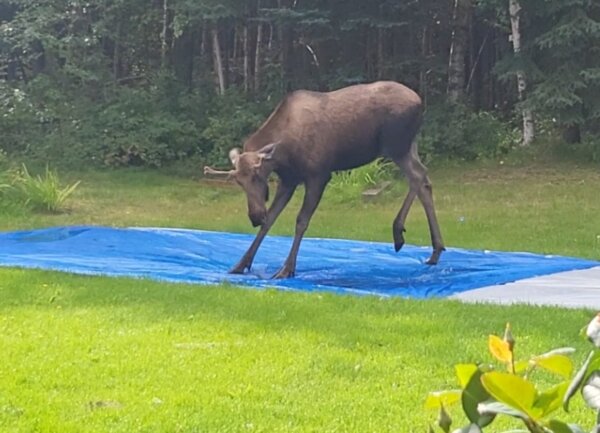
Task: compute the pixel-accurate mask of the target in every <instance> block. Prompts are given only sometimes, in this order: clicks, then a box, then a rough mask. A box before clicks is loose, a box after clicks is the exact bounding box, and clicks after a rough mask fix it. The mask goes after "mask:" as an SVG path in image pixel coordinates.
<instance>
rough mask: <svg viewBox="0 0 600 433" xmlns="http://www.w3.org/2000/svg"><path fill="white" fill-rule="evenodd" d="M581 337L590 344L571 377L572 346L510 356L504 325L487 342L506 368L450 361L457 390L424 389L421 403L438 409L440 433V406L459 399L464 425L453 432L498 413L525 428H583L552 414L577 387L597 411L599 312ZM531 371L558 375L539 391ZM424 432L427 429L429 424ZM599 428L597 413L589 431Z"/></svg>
mask: <svg viewBox="0 0 600 433" xmlns="http://www.w3.org/2000/svg"><path fill="white" fill-rule="evenodd" d="M586 335H587V338H588V339H589V340H590V341H591V342H592V343H593V345H594V346H595V347H594V349H593V350H592V351H591V352H590V354H589V355H588V357H587V359H586V361H585V363H584V365H583V366H582V367H581V368H580V369H579V371H578V372H577V374H576V375H575V376H574V378H573V379H572V380H571V381H569V378H570V376H571V374H572V372H573V362H572V361H571V359H570V358H569V357H568V355H570V354H571V353H573V352H574V350H575V349H572V348H569V347H565V348H560V349H554V350H551V351H549V352H547V353H544V354H541V355H537V356H533V357H531V358H529V359H527V360H522V361H516V360H515V359H514V346H515V339H514V338H513V336H512V332H511V329H510V325H507V327H506V330H505V333H504V337H503V338H500V337H497V336H495V335H490V337H489V340H488V347H489V350H490V353H491V354H492V355H493V357H494V358H495V359H496V360H497V361H500V362H501V363H502V364H504V366H505V368H506V370H507V372H502V371H499V370H496V369H495V368H494V367H493V366H490V365H486V364H479V365H476V364H459V365H456V366H455V370H456V375H457V377H458V381H459V383H460V385H461V389H459V390H452V391H441V392H434V393H430V394H429V396H428V398H427V400H426V402H425V406H426V407H430V408H437V409H438V410H439V416H438V422H437V425H438V426H439V427H440V428H441V429H442V430H443V431H444V432H446V433H448V432H449V431H450V427H451V425H452V419H451V418H450V416H449V414H448V412H446V407H447V406H448V405H451V404H454V403H457V402H459V401H460V402H461V404H462V409H463V412H464V414H465V416H466V418H467V419H468V420H469V424H468V425H467V426H465V427H463V428H460V429H458V430H454V433H480V432H482V431H483V429H484V428H486V427H487V426H488V425H490V424H491V423H492V422H493V421H494V419H495V418H496V417H497V416H498V415H503V416H510V417H513V418H516V419H518V420H519V421H521V422H522V423H523V424H524V426H525V428H526V429H527V430H518V431H523V432H524V431H528V432H531V433H583V429H582V428H581V427H580V426H578V425H575V424H569V423H566V422H564V421H561V420H559V419H557V418H554V417H553V414H554V413H555V412H556V410H558V409H559V408H560V407H561V406H563V408H564V410H565V411H568V404H569V401H570V399H571V398H572V397H573V396H574V395H575V393H576V392H577V391H578V390H579V389H581V393H582V396H583V399H584V400H585V402H586V403H587V405H588V406H589V407H591V408H592V409H595V410H596V411H598V414H599V415H600V350H599V348H600V314H598V315H597V316H596V317H594V319H593V320H592V321H591V322H590V323H589V325H588V326H587V329H586ZM536 370H545V371H546V372H549V373H551V374H553V375H554V377H558V378H559V379H558V383H556V384H555V385H554V386H551V387H549V388H547V389H544V390H540V389H539V387H538V386H537V385H536V383H535V382H534V381H533V379H532V378H533V377H534V372H535V371H536ZM429 431H430V432H433V431H434V429H433V427H432V426H430V427H429ZM598 431H600V417H599V418H597V419H596V425H595V427H594V429H593V432H598Z"/></svg>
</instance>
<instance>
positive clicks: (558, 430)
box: [546, 419, 575, 433]
mask: <svg viewBox="0 0 600 433" xmlns="http://www.w3.org/2000/svg"><path fill="white" fill-rule="evenodd" d="M546 425H547V426H548V428H549V429H550V430H552V432H553V433H575V432H574V431H573V429H572V428H571V427H569V425H568V424H565V423H564V422H562V421H558V420H556V419H553V420H551V421H550V422H548V424H546Z"/></svg>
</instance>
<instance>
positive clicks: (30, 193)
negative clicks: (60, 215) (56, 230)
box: [16, 164, 80, 213]
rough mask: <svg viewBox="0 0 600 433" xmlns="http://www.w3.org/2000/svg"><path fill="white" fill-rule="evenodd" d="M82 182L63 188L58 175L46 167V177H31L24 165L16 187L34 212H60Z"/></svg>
mask: <svg viewBox="0 0 600 433" xmlns="http://www.w3.org/2000/svg"><path fill="white" fill-rule="evenodd" d="M79 183H80V181H77V182H75V183H72V184H70V185H66V186H64V187H63V186H62V185H61V182H60V179H59V177H58V174H57V173H56V172H55V171H52V170H50V168H48V166H46V171H45V173H44V175H43V176H42V175H35V176H34V175H31V174H30V173H29V170H28V169H27V167H26V166H25V164H23V166H22V169H21V172H20V176H19V178H18V179H17V181H16V187H17V188H18V189H19V191H21V193H22V196H23V198H24V199H25V204H26V205H28V206H30V207H32V208H33V209H34V210H39V211H46V212H52V213H56V212H60V211H61V210H62V209H63V206H64V203H65V201H66V200H67V198H69V196H70V195H71V194H73V192H74V191H75V189H76V188H77V187H78V186H79Z"/></svg>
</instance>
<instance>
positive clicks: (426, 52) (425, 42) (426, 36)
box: [419, 25, 429, 105]
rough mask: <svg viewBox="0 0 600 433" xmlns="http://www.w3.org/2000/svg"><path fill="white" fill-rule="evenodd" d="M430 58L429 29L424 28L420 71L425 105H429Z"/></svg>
mask: <svg viewBox="0 0 600 433" xmlns="http://www.w3.org/2000/svg"><path fill="white" fill-rule="evenodd" d="M428 56H429V27H428V26H427V25H424V26H423V34H422V35H421V62H420V71H419V93H420V94H421V99H422V100H423V103H424V104H425V105H427V75H428V74H429V71H428V70H427V57H428Z"/></svg>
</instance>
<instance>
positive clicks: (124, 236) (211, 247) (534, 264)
mask: <svg viewBox="0 0 600 433" xmlns="http://www.w3.org/2000/svg"><path fill="white" fill-rule="evenodd" d="M253 238H254V236H253V235H251V234H233V233H222V232H209V231H200V230H184V229H164V228H126V229H117V228H108V227H58V228H48V229H41V230H33V231H19V232H0V266H11V267H25V268H39V269H48V270H58V271H66V272H72V273H78V274H91V275H110V276H124V277H141V278H150V279H156V280H166V281H175V282H188V283H200V284H212V283H222V282H230V283H232V284H237V285H246V286H252V287H277V288H282V289H291V290H304V291H314V290H325V291H332V292H338V293H357V294H373V295H379V296H402V297H412V298H430V297H447V296H450V295H454V294H457V293H460V292H464V291H467V290H472V289H476V288H481V287H486V286H492V285H498V284H505V283H508V282H513V281H517V280H521V279H524V278H530V277H534V276H540V275H548V274H553V273H557V272H563V271H569V270H578V269H588V268H592V267H595V266H598V265H599V264H600V263H598V262H594V261H590V260H583V259H577V258H570V257H559V256H545V255H539V254H530V253H506V252H491V251H473V250H465V249H458V248H449V249H448V251H446V252H445V253H444V254H443V255H442V258H441V260H440V263H439V264H438V265H437V266H428V265H426V264H425V261H426V260H427V258H428V257H429V255H430V247H416V246H410V245H406V246H405V247H404V248H403V249H402V250H401V251H400V252H399V253H395V252H394V249H393V246H392V244H391V242H390V243H379V242H363V241H352V240H339V239H318V238H305V239H304V240H303V242H302V245H301V247H300V253H299V255H298V266H297V270H296V277H295V278H290V279H286V280H273V279H270V277H271V276H272V275H273V274H275V273H276V272H277V270H278V269H279V267H280V266H281V265H282V264H283V262H284V260H285V258H286V257H287V254H288V251H289V248H290V246H291V241H292V239H291V238H288V237H277V236H269V237H267V238H266V239H265V241H264V242H263V245H262V246H261V248H260V249H259V251H258V254H257V256H256V258H255V260H254V265H253V267H252V271H251V272H250V273H248V274H245V275H231V274H228V273H227V271H228V269H230V268H231V267H232V266H233V265H234V264H236V263H237V261H238V260H239V259H240V257H241V256H242V255H243V253H244V252H245V251H246V249H247V248H248V246H249V245H250V243H251V242H252V240H253Z"/></svg>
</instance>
